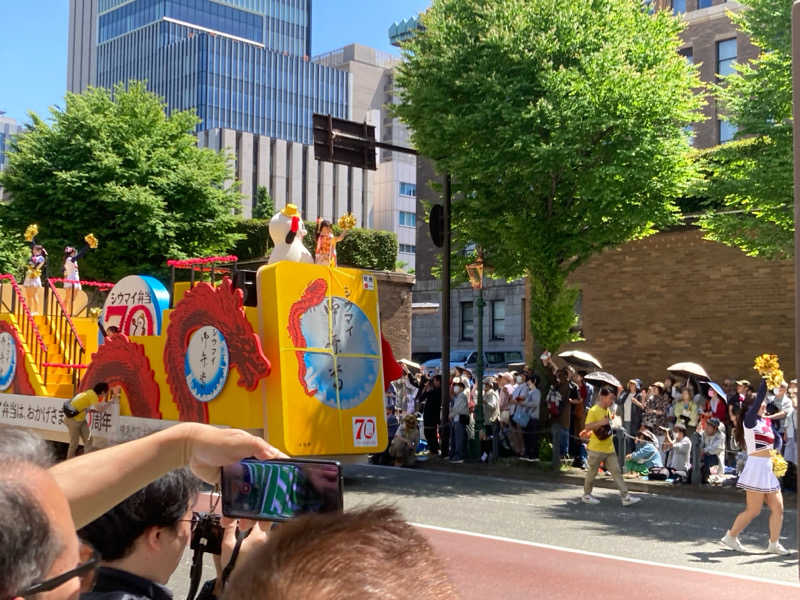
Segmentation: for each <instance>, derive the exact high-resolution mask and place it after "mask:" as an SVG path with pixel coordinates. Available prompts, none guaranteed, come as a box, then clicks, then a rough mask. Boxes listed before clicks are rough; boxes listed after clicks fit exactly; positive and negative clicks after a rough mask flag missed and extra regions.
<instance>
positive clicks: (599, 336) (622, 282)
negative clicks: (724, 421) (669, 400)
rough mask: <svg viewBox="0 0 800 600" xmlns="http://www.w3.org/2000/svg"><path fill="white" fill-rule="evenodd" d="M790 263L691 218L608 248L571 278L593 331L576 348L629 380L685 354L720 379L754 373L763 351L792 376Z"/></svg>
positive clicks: (586, 329)
mask: <svg viewBox="0 0 800 600" xmlns="http://www.w3.org/2000/svg"><path fill="white" fill-rule="evenodd" d="M793 269H794V268H793V264H792V261H766V260H763V259H757V258H750V257H748V256H746V255H745V254H743V253H742V252H740V251H739V250H736V249H734V248H729V247H727V246H723V245H722V244H718V243H715V242H709V241H706V240H703V239H702V232H701V231H700V230H698V229H696V228H692V227H686V228H682V229H678V230H674V231H670V232H665V233H660V234H657V235H654V236H651V237H649V238H646V239H643V240H639V241H635V242H630V243H628V244H625V245H624V246H621V247H618V248H615V249H613V250H607V251H605V252H603V253H601V254H599V255H597V256H596V257H594V258H593V259H592V260H590V261H589V262H588V263H586V264H585V265H583V266H582V267H580V268H579V269H578V270H577V271H576V272H575V273H574V274H573V275H572V277H571V278H570V281H571V284H572V285H575V286H576V287H578V288H579V289H580V290H581V292H582V302H581V306H582V326H583V334H584V337H585V338H586V341H585V342H582V343H580V344H573V345H572V347H575V348H579V349H581V350H586V351H588V352H591V353H592V354H594V355H595V356H597V358H598V359H599V360H600V361H601V362H602V363H603V366H604V367H605V368H606V369H607V370H608V371H610V372H612V373H614V374H615V375H617V377H618V378H620V379H621V380H623V381H624V380H626V379H629V378H631V377H641V378H642V379H643V380H646V381H654V380H660V379H662V378H663V377H664V376H665V375H666V367H667V366H668V365H670V364H672V363H675V362H679V361H692V362H698V363H700V364H701V365H703V366H704V367H705V368H706V370H707V371H708V373H709V374H710V375H711V377H712V378H714V379H715V380H717V381H721V380H722V379H724V378H725V377H746V378H747V379H750V380H751V381H752V380H753V379H754V378H755V377H756V373H755V372H754V371H753V358H754V357H755V356H756V355H758V354H761V353H763V352H770V353H774V354H777V355H778V356H779V358H780V359H781V364H782V366H783V368H784V372H785V373H786V374H787V378H788V376H789V375H791V376H792V377H794V376H795V368H794V366H793V364H792V363H793V360H794V359H793V357H794V270H793ZM528 357H529V358H530V350H529V352H528Z"/></svg>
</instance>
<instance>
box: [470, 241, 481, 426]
mask: <svg viewBox="0 0 800 600" xmlns="http://www.w3.org/2000/svg"><path fill="white" fill-rule="evenodd" d="M467 275H469V282H470V283H471V284H472V289H473V290H477V291H478V301H477V303H476V306H477V307H478V362H477V364H476V367H477V371H478V372H477V373H476V375H477V380H478V401H477V403H476V405H475V433H476V434H477V435H478V439H479V440H480V434H481V432H482V431H484V418H483V307H484V305H485V303H484V301H483V254H482V253H478V259H477V260H476V261H475V262H474V263H472V264H469V265H467Z"/></svg>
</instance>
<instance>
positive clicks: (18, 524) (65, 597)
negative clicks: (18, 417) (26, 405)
mask: <svg viewBox="0 0 800 600" xmlns="http://www.w3.org/2000/svg"><path fill="white" fill-rule="evenodd" d="M52 462H53V457H52V455H51V453H50V450H49V448H48V446H47V444H46V443H45V442H44V441H43V440H41V439H39V438H37V437H36V436H34V435H32V434H30V433H28V432H25V431H21V430H19V429H14V428H12V427H1V428H0V463H2V464H3V469H2V471H0V522H1V523H2V526H0V598H2V599H3V600H6V599H7V598H12V599H15V598H22V597H25V598H28V597H33V596H34V594H38V595H36V598H39V599H41V600H73V599H76V598H77V597H78V594H79V593H80V591H81V584H82V579H81V576H80V575H81V574H88V573H90V572H91V571H92V569H91V568H88V569H87V570H86V572H83V571H81V572H80V573H76V574H74V575H72V576H71V577H68V578H66V579H65V580H64V581H61V582H59V580H58V576H60V575H64V574H69V573H70V572H74V571H75V570H76V568H78V567H80V566H81V565H83V564H86V563H87V562H88V561H89V559H90V556H87V552H86V551H85V549H84V548H82V547H81V544H79V542H78V538H77V537H76V536H75V524H74V523H73V521H72V516H71V513H70V508H69V505H68V504H67V500H66V498H64V494H62V493H61V490H60V489H59V487H58V484H57V483H56V481H55V479H53V477H52V475H50V473H49V472H48V471H47V468H48V467H50V465H51V464H52Z"/></svg>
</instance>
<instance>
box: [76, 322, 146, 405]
mask: <svg viewBox="0 0 800 600" xmlns="http://www.w3.org/2000/svg"><path fill="white" fill-rule="evenodd" d="M101 381H105V382H106V383H107V384H108V385H110V386H112V387H113V386H116V385H119V386H122V389H123V390H124V391H125V396H126V397H127V398H128V405H129V406H130V409H131V415H133V416H134V417H148V418H150V419H160V418H161V411H160V410H159V403H160V400H161V394H160V392H159V389H158V384H157V383H156V379H155V373H154V372H153V369H151V368H150V360H149V359H148V358H147V355H146V354H145V351H144V346H142V345H141V344H136V343H134V342H132V341H130V340H129V339H128V338H127V337H126V336H125V335H123V334H121V333H118V334H116V335H113V336H111V337H109V338H107V339H106V341H105V342H104V343H103V345H102V346H100V348H99V349H98V350H97V352H95V353H94V354H92V360H91V362H90V363H89V367H88V368H87V369H86V373H85V374H84V376H83V378H82V379H81V385H80V391H82V392H83V391H85V390H88V389H89V388H92V387H94V385H95V384H97V383H100V382H101Z"/></svg>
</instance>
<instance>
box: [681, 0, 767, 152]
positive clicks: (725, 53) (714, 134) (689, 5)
mask: <svg viewBox="0 0 800 600" xmlns="http://www.w3.org/2000/svg"><path fill="white" fill-rule="evenodd" d="M672 6H673V9H674V10H676V11H681V9H683V8H684V7H685V13H684V14H683V18H684V19H685V20H686V23H687V25H686V29H685V30H684V31H683V34H682V36H681V37H682V38H683V40H684V46H683V48H682V49H681V54H683V55H684V56H686V59H687V60H691V61H692V62H693V63H694V64H696V65H698V67H699V69H700V79H701V80H702V81H703V82H705V83H716V82H718V74H723V75H724V74H727V73H730V72H732V71H733V67H732V65H733V63H734V62H747V61H749V60H751V59H753V58H755V57H756V56H758V52H759V50H758V48H756V47H755V46H753V44H751V43H750V39H749V38H748V37H747V36H746V35H744V34H743V33H741V32H738V31H737V30H736V27H735V26H734V24H733V23H732V22H731V20H730V17H729V16H728V12H729V11H731V12H738V11H741V10H742V5H741V4H739V3H738V2H735V1H734V0H731V1H730V2H726V1H725V0H673V2H672ZM703 113H704V114H705V116H706V119H705V120H704V121H701V122H700V123H695V124H694V126H693V130H694V146H695V147H696V148H709V147H711V146H716V145H717V144H719V143H725V142H726V141H730V139H731V138H732V136H733V133H734V132H735V130H734V129H733V128H732V127H731V126H730V125H729V124H728V123H727V122H726V121H724V120H722V119H721V118H720V117H721V114H720V111H719V107H718V106H717V103H716V102H715V101H714V99H713V98H711V97H710V96H709V97H708V98H707V103H706V106H705V108H704V109H703Z"/></svg>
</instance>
